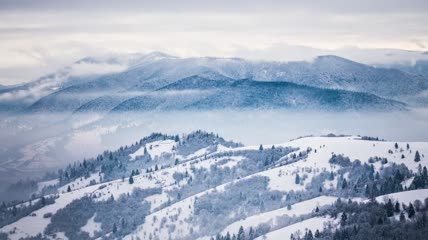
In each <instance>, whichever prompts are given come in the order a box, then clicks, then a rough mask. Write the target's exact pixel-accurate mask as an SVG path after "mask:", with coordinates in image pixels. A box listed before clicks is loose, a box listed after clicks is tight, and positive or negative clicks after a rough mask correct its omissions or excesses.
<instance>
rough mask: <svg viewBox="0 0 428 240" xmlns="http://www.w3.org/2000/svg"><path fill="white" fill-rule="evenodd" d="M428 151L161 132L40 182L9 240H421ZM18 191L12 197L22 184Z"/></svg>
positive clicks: (376, 143) (18, 210)
mask: <svg viewBox="0 0 428 240" xmlns="http://www.w3.org/2000/svg"><path fill="white" fill-rule="evenodd" d="M427 152H428V143H426V142H409V143H407V142H397V143H396V142H390V141H384V140H379V139H377V138H373V137H361V136H343V135H342V136H335V135H328V136H323V137H305V138H299V139H296V140H292V141H288V142H284V143H279V144H275V145H269V146H268V145H257V146H243V145H242V144H239V143H234V142H232V141H227V140H225V139H223V138H221V137H219V136H217V135H215V134H212V133H206V132H203V131H196V132H193V133H190V134H187V135H183V136H178V135H176V136H171V135H164V134H152V135H150V136H148V137H145V138H143V139H141V140H140V141H137V142H135V143H132V144H131V145H128V146H124V147H121V148H119V149H117V150H115V151H105V152H103V153H102V154H100V155H98V156H97V157H95V158H93V159H86V160H84V161H81V162H76V163H75V164H72V165H70V166H68V167H67V168H65V169H62V170H60V171H58V172H57V173H52V174H48V175H47V176H46V177H45V178H44V179H43V180H39V181H37V182H35V183H33V184H32V189H33V192H34V194H33V196H32V198H31V199H32V200H31V201H23V202H21V203H19V204H16V203H15V204H13V203H8V204H4V205H3V206H2V208H1V211H0V213H1V215H0V217H1V218H0V220H1V222H0V223H1V228H0V232H2V233H1V234H0V236H1V237H2V238H4V239H8V238H9V239H20V238H31V239H121V238H123V239H227V240H229V239H240V240H241V239H273V240H277V239H284V238H285V239H289V238H291V239H392V236H401V239H423V236H424V235H423V234H424V233H425V232H426V230H427V225H426V214H427V210H428V199H427V197H428V190H427V189H426V188H428V173H427V168H426V165H427V158H426V156H425V154H426V153H427ZM23 185H24V183H21V185H15V187H19V186H23Z"/></svg>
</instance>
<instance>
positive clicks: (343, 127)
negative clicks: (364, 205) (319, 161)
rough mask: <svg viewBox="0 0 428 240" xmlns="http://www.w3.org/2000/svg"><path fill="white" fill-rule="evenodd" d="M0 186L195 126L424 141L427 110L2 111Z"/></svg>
mask: <svg viewBox="0 0 428 240" xmlns="http://www.w3.org/2000/svg"><path fill="white" fill-rule="evenodd" d="M1 119H2V120H1V125H0V127H1V129H2V131H1V133H0V140H1V141H2V143H3V144H2V146H1V148H0V159H1V160H0V161H1V162H0V171H1V174H0V175H1V176H2V177H1V179H0V180H1V181H2V182H3V185H7V184H8V183H12V182H15V181H16V180H18V179H22V178H27V177H38V176H42V175H43V174H44V173H45V172H46V171H54V170H56V169H58V168H60V167H64V166H66V165H68V164H70V163H73V162H76V161H82V160H83V159H84V158H91V157H96V156H97V155H98V154H100V153H102V152H103V151H104V150H115V149H117V148H119V147H120V146H125V145H131V144H133V143H135V142H136V141H138V140H139V139H141V138H143V137H145V136H147V135H149V134H151V133H153V132H161V133H166V134H180V135H181V134H186V133H190V132H192V131H195V130H198V129H201V130H204V131H207V132H214V133H218V134H219V135H220V136H222V137H224V138H226V139H231V140H234V141H238V142H241V143H243V144H246V145H258V144H267V145H270V144H274V143H283V142H287V141H289V140H291V139H294V138H298V137H301V136H308V135H315V136H317V135H325V134H329V133H334V134H349V135H367V136H374V137H379V138H381V139H386V140H390V141H404V142H406V141H407V142H414V141H428V129H427V128H426V122H427V121H428V110H427V109H411V110H409V111H399V112H340V113H338V112H315V111H282V110H265V111H255V110H253V111H232V110H222V111H196V112H195V111H177V112H174V111H172V112H134V113H108V114H99V113H91V114H71V113H67V114H31V115H19V116H10V115H9V116H2V117H1Z"/></svg>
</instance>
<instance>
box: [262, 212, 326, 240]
mask: <svg viewBox="0 0 428 240" xmlns="http://www.w3.org/2000/svg"><path fill="white" fill-rule="evenodd" d="M329 223H332V220H331V219H330V218H327V217H314V218H310V219H307V220H304V221H302V222H298V223H296V224H292V225H290V226H287V227H284V228H280V229H278V230H276V231H272V232H269V233H267V234H266V235H263V236H260V237H258V238H256V240H282V239H290V236H291V234H293V235H294V236H295V237H296V236H300V237H302V236H303V235H304V234H305V232H306V231H309V230H311V231H312V233H315V231H316V230H317V229H318V230H319V231H320V232H321V231H322V230H323V229H324V226H325V225H327V224H329Z"/></svg>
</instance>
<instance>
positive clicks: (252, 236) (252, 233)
mask: <svg viewBox="0 0 428 240" xmlns="http://www.w3.org/2000/svg"><path fill="white" fill-rule="evenodd" d="M255 238H256V234H255V233H254V230H253V227H250V231H249V232H248V240H254V239H255Z"/></svg>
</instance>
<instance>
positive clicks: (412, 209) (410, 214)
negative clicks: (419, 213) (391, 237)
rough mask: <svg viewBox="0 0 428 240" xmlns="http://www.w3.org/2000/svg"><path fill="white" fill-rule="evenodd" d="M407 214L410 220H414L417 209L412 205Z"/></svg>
mask: <svg viewBox="0 0 428 240" xmlns="http://www.w3.org/2000/svg"><path fill="white" fill-rule="evenodd" d="M407 214H408V215H407V216H408V217H409V218H412V217H413V216H415V208H414V207H413V204H412V203H410V204H409V208H408V209H407Z"/></svg>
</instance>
